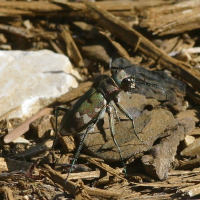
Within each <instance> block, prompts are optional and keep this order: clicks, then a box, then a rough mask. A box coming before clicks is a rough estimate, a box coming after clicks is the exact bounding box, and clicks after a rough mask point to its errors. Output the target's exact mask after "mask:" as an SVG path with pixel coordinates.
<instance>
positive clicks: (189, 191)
mask: <svg viewBox="0 0 200 200" xmlns="http://www.w3.org/2000/svg"><path fill="white" fill-rule="evenodd" d="M179 192H181V193H182V194H183V196H187V197H194V196H196V195H199V194H200V184H197V185H193V186H189V187H186V188H182V189H180V190H179Z"/></svg>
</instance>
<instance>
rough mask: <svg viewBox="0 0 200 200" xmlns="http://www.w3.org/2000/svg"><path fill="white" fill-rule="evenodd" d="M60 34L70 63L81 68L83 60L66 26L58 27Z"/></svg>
mask: <svg viewBox="0 0 200 200" xmlns="http://www.w3.org/2000/svg"><path fill="white" fill-rule="evenodd" d="M60 28H61V30H62V32H61V36H62V37H63V39H64V41H65V43H66V49H67V55H68V56H69V58H71V59H72V61H73V62H74V63H75V64H76V65H77V66H78V67H83V66H84V63H83V58H82V56H81V54H80V52H79V50H78V48H77V46H76V43H75V42H74V39H73V38H72V36H71V34H70V31H69V28H68V26H64V25H63V26H60Z"/></svg>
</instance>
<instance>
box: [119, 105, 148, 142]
mask: <svg viewBox="0 0 200 200" xmlns="http://www.w3.org/2000/svg"><path fill="white" fill-rule="evenodd" d="M115 104H116V106H117V107H118V108H119V110H120V111H121V112H122V113H123V114H124V115H125V116H126V117H128V118H129V119H130V120H131V121H132V125H133V131H134V134H135V135H136V137H137V138H138V140H140V142H143V143H144V144H146V142H145V141H143V140H142V139H140V138H139V136H138V135H137V133H136V131H135V124H134V120H133V118H132V116H131V115H130V114H129V113H128V112H127V111H126V110H125V109H124V108H123V107H122V106H121V105H120V104H119V103H117V102H115Z"/></svg>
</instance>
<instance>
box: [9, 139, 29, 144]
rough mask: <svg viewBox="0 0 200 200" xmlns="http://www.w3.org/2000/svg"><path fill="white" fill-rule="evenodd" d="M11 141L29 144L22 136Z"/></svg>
mask: <svg viewBox="0 0 200 200" xmlns="http://www.w3.org/2000/svg"><path fill="white" fill-rule="evenodd" d="M12 142H13V143H23V144H29V143H30V142H29V141H28V140H27V139H25V138H23V137H18V138H17V139H15V140H13V141H12Z"/></svg>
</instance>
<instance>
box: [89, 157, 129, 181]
mask: <svg viewBox="0 0 200 200" xmlns="http://www.w3.org/2000/svg"><path fill="white" fill-rule="evenodd" d="M88 161H89V162H90V163H92V164H94V165H96V166H98V167H99V168H101V169H103V170H105V171H107V172H108V173H110V174H112V175H114V176H116V177H117V178H119V179H121V180H123V181H127V180H126V179H125V178H123V177H121V176H120V175H118V172H117V171H116V170H115V169H113V168H112V167H110V166H109V165H107V164H105V163H103V162H97V161H96V159H94V158H91V157H89V158H88Z"/></svg>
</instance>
